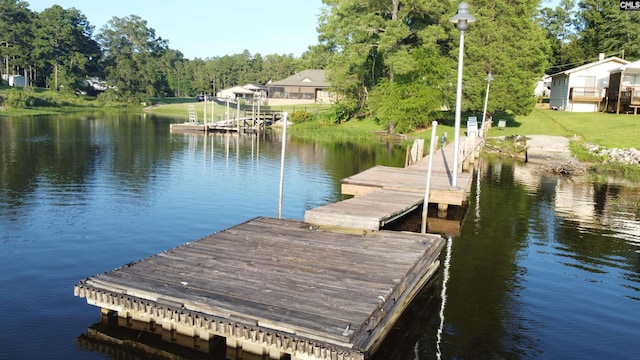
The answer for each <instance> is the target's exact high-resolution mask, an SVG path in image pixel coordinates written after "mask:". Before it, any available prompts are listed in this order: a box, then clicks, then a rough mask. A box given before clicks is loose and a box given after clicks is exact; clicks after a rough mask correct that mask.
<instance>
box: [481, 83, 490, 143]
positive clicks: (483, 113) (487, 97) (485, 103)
mask: <svg viewBox="0 0 640 360" xmlns="http://www.w3.org/2000/svg"><path fill="white" fill-rule="evenodd" d="M491 80H493V75H492V74H491V73H488V74H487V92H486V94H485V95H484V111H483V112H482V125H480V136H484V121H485V120H486V118H487V103H488V102H489V85H491Z"/></svg>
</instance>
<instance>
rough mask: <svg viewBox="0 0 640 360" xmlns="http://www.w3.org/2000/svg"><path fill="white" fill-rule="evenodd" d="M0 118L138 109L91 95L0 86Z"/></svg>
mask: <svg viewBox="0 0 640 360" xmlns="http://www.w3.org/2000/svg"><path fill="white" fill-rule="evenodd" d="M0 98H2V99H0V100H1V101H0V105H2V110H1V111H0V117H14V116H31V115H53V114H66V113H73V112H81V111H90V112H94V111H95V112H98V111H100V112H102V111H125V110H126V111H130V110H132V109H133V110H135V109H136V108H138V109H139V107H130V106H128V105H127V104H122V103H120V104H115V103H114V104H108V105H107V104H105V103H104V102H102V101H100V100H98V99H97V98H96V97H93V96H84V95H78V94H74V93H67V92H62V91H53V90H50V89H43V88H32V87H27V88H12V87H9V86H0Z"/></svg>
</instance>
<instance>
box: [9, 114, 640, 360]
mask: <svg viewBox="0 0 640 360" xmlns="http://www.w3.org/2000/svg"><path fill="white" fill-rule="evenodd" d="M170 122H172V121H171V120H170V119H159V118H155V117H151V116H146V117H145V116H141V115H136V116H132V115H119V116H116V115H107V116H104V115H88V114H85V115H82V116H79V115H74V116H60V117H38V118H23V119H0V159H1V163H0V270H1V271H0V315H1V316H2V321H1V322H0V333H1V334H2V335H1V336H0V359H124V358H127V359H133V358H136V359H137V358H144V357H139V356H138V357H135V356H137V355H134V354H127V352H126V351H125V350H122V349H120V350H119V352H117V353H114V352H112V351H111V350H106V348H104V347H103V348H102V350H101V351H99V350H96V349H97V347H95V346H94V347H92V346H87V345H86V341H84V340H82V339H85V338H86V337H85V336H84V335H85V334H86V333H87V330H88V328H89V327H90V326H92V325H94V324H95V323H97V322H98V321H99V320H100V311H99V309H98V308H96V307H94V306H90V305H87V304H86V301H85V300H84V299H80V298H76V297H74V296H73V286H74V285H75V284H76V283H77V282H78V281H79V280H81V279H83V278H86V277H88V276H91V275H94V274H98V273H102V272H105V271H109V270H112V269H114V268H116V267H118V266H121V265H123V264H125V263H128V262H131V261H135V260H139V259H141V258H144V257H148V256H151V255H153V254H156V253H158V252H161V251H163V250H167V249H170V248H173V247H175V246H178V245H181V244H183V243H185V242H188V241H192V240H196V239H198V238H201V237H203V236H205V235H207V234H210V233H213V232H216V231H219V230H222V229H224V228H227V227H230V226H233V225H236V224H238V223H240V222H243V221H246V220H248V219H251V218H253V217H256V216H271V217H276V216H277V210H278V209H277V205H278V186H279V171H280V150H281V137H280V134H279V133H278V132H275V131H274V132H269V133H267V134H264V135H262V136H259V137H256V136H241V137H237V136H226V135H208V136H206V137H205V136H204V135H203V134H181V133H173V134H171V133H170V131H169V123H170ZM403 161H404V149H403V148H401V147H396V146H391V145H384V144H381V145H375V146H362V145H355V144H332V145H319V144H311V143H302V142H297V141H292V140H289V141H288V144H287V154H286V173H285V196H284V200H283V217H286V218H294V219H302V218H303V215H304V211H305V210H306V209H308V208H313V207H317V206H320V205H323V204H326V203H329V202H334V201H338V200H340V199H341V195H340V185H339V181H340V179H342V178H344V177H347V176H349V175H352V174H354V173H356V172H359V171H362V170H364V169H367V168H369V167H371V166H374V165H376V164H381V165H392V166H401V165H402V163H403ZM639 202H640V190H638V189H637V188H633V187H622V186H616V185H606V186H605V185H598V186H596V185H594V184H591V183H588V182H582V181H577V180H575V179H574V180H573V181H572V180H569V179H562V178H556V177H553V176H549V175H543V174H540V173H538V172H536V171H535V168H532V167H530V166H524V165H522V164H518V163H513V162H503V161H482V162H481V165H480V166H479V171H478V173H477V181H476V182H475V183H474V185H473V188H472V192H471V195H470V198H469V206H468V209H467V212H466V216H465V217H464V219H463V220H462V222H461V228H460V229H459V233H458V234H456V236H455V237H453V238H452V240H451V241H450V243H449V245H450V252H447V251H446V250H445V251H444V252H443V254H442V261H443V264H445V263H446V264H447V266H444V265H443V266H441V269H440V272H439V274H438V276H437V277H436V278H435V279H434V281H433V282H432V283H431V284H430V285H429V286H428V287H427V288H425V289H424V291H423V292H422V293H421V295H420V296H419V298H418V299H417V300H416V301H415V302H414V304H413V306H412V307H411V308H410V309H409V310H408V312H407V314H406V316H405V317H404V318H403V319H402V321H401V322H400V323H399V325H398V326H397V327H396V328H395V329H394V332H393V333H392V334H391V336H389V338H388V339H387V341H386V342H385V344H384V345H383V347H382V348H381V350H380V352H379V354H377V355H376V359H398V360H400V359H407V360H408V359H434V358H436V357H437V354H438V353H440V355H441V358H444V359H451V358H478V359H488V358H492V359H496V358H498V359H519V358H525V359H529V358H548V359H565V358H581V359H584V358H592V359H603V358H606V359H637V358H638V354H640V206H639ZM453 224H454V225H455V224H457V223H456V222H455V221H453ZM445 272H446V273H445ZM443 287H445V291H444V294H445V297H444V298H445V299H446V301H445V303H444V309H443V315H444V321H443V322H442V336H441V338H440V339H438V329H439V328H440V326H441V317H440V311H441V306H442V299H443V296H442V294H443Z"/></svg>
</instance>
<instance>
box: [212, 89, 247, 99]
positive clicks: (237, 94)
mask: <svg viewBox="0 0 640 360" xmlns="http://www.w3.org/2000/svg"><path fill="white" fill-rule="evenodd" d="M255 94H256V92H255V90H252V89H247V88H245V87H244V86H233V87H230V88H227V89H222V90H220V91H218V92H216V97H217V98H219V99H231V100H235V99H253V97H254V95H255Z"/></svg>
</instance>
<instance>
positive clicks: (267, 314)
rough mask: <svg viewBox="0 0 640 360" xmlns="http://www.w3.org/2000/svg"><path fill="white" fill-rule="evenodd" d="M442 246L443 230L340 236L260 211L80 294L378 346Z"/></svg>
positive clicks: (85, 285)
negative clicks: (385, 325) (379, 333)
mask: <svg viewBox="0 0 640 360" xmlns="http://www.w3.org/2000/svg"><path fill="white" fill-rule="evenodd" d="M443 243H444V241H443V240H442V238H440V237H438V236H435V235H421V234H414V233H403V232H387V231H381V232H373V233H366V234H360V235H356V234H346V233H334V232H329V231H323V230H320V229H314V227H313V226H310V225H309V224H307V223H304V222H300V221H293V220H278V219H270V218H256V219H253V220H251V221H248V222H246V223H243V224H240V225H237V226H235V227H232V228H229V229H227V230H224V231H221V232H219V233H216V234H212V235H210V236H207V237H205V238H203V239H200V240H197V241H194V242H191V243H187V244H185V245H182V246H179V247H177V248H174V249H171V250H168V251H165V252H162V253H160V254H157V255H155V256H152V257H149V258H147V259H143V260H141V261H139V262H136V263H133V264H128V265H126V266H123V267H121V268H119V269H116V270H114V271H111V272H108V273H105V274H101V275H97V276H94V277H91V278H89V279H86V280H84V281H82V282H80V283H79V284H78V285H77V287H79V288H82V289H83V290H78V291H77V293H78V294H79V296H87V295H86V294H88V293H90V292H93V293H95V292H102V293H105V294H111V295H109V296H107V297H106V299H114V296H120V297H124V298H123V299H125V300H123V301H124V302H125V303H126V304H122V303H118V304H116V303H111V302H109V301H115V300H104V299H105V297H104V296H99V297H98V298H93V297H92V299H97V300H91V303H93V304H96V305H100V306H106V307H107V308H112V309H115V310H117V311H124V312H126V313H130V312H131V311H136V310H135V309H131V308H129V307H128V306H129V305H127V304H131V303H139V302H146V303H149V304H150V305H149V306H157V307H163V308H166V309H170V310H171V311H172V312H175V313H176V315H171V316H178V315H179V313H180V312H185V311H186V312H189V313H190V314H193V316H200V317H204V318H206V317H207V316H210V317H215V318H218V319H227V320H228V321H229V324H244V325H243V326H246V327H249V328H252V329H253V328H256V329H264V331H267V332H268V331H276V332H279V333H282V334H284V335H283V336H290V337H292V338H294V337H296V336H303V337H304V339H315V340H317V341H322V342H326V343H327V344H330V346H339V347H345V346H346V347H347V348H353V347H354V346H356V345H355V343H354V341H355V339H356V338H357V339H359V340H358V344H357V348H358V350H359V351H360V350H363V349H364V350H366V347H367V346H369V345H368V344H372V340H371V336H372V335H370V334H371V333H373V331H372V329H375V328H376V325H377V324H378V323H386V322H388V319H389V318H388V317H387V316H392V315H387V312H390V313H393V312H395V311H400V310H401V309H400V310H398V309H397V307H398V306H400V305H397V304H396V302H397V301H398V299H401V298H402V297H403V296H406V295H404V294H405V293H406V292H407V291H410V290H411V289H410V287H411V286H412V284H416V283H419V281H420V278H421V277H424V276H425V274H426V273H427V272H426V271H427V270H426V269H428V268H429V266H430V265H431V264H432V263H434V262H435V261H436V260H437V259H436V258H437V256H438V254H439V252H440V250H441V248H442V246H443ZM83 294H85V295H83ZM130 297H132V298H133V299H134V300H133V301H131V300H126V299H129V298H130ZM100 299H103V300H100ZM87 301H90V300H89V297H88V296H87ZM105 301H106V302H105ZM145 306H146V305H145ZM165 315H166V314H165ZM145 316H147V317H149V316H152V315H148V314H147V315H145ZM179 316H183V315H179ZM185 316H186V315H185ZM189 316H191V315H189ZM162 319H163V318H158V319H156V320H157V321H162ZM385 319H386V320H385ZM347 328H348V331H345V329H347ZM247 331H248V330H247ZM378 331H381V330H378ZM385 331H386V330H385ZM363 332H366V334H364V333H363ZM287 334H288V335H287ZM376 336H377V335H376ZM331 344H332V345H331Z"/></svg>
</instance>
